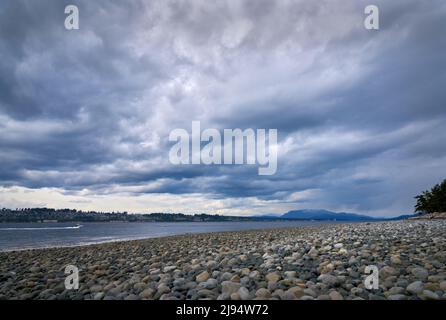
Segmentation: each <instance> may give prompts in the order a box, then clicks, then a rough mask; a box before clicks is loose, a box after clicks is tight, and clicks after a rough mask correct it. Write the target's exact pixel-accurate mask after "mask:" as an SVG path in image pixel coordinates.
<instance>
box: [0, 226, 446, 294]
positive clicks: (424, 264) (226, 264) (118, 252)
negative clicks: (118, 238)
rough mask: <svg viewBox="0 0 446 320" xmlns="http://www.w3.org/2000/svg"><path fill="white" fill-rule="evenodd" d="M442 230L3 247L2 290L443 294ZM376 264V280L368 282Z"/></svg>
mask: <svg viewBox="0 0 446 320" xmlns="http://www.w3.org/2000/svg"><path fill="white" fill-rule="evenodd" d="M445 236H446V220H429V221H395V222H374V223H355V224H336V225H323V226H318V227H302V228H283V229H265V230H250V231H237V232H220V233H207V234H190V235H181V236H172V237H165V238H156V239H147V240H136V241H123V242H114V243H106V244H100V245H89V246H83V247H66V248H51V249H37V250H25V251H14V252H2V253H0V299H51V300H52V299H94V300H141V299H143V300H147V299H162V300H168V299H225V300H226V299H231V300H252V299H262V300H263V299H281V300H313V299H314V300H316V299H317V300H369V299H371V300H378V299H379V300H381V299H389V300H406V299H409V300H413V299H415V300H419V299H423V300H427V299H434V300H439V299H446V241H445ZM67 265H74V266H76V267H78V269H79V278H80V282H79V289H78V290H67V289H66V288H65V284H64V281H65V277H66V275H65V274H64V270H65V267H66V266H67ZM369 265H374V266H376V267H377V268H378V270H379V288H378V289H366V288H365V286H364V280H365V278H366V277H367V276H368V274H367V273H366V272H365V268H366V267H367V266H369Z"/></svg>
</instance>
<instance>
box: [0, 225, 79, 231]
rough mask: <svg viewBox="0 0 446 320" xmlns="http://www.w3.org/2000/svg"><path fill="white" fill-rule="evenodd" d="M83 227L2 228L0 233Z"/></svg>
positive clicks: (77, 226) (77, 227)
mask: <svg viewBox="0 0 446 320" xmlns="http://www.w3.org/2000/svg"><path fill="white" fill-rule="evenodd" d="M81 227H82V225H80V224H78V225H75V226H71V227H41V228H32V227H21V228H18V227H12V228H0V231H21V230H24V231H33V230H70V229H80V228H81Z"/></svg>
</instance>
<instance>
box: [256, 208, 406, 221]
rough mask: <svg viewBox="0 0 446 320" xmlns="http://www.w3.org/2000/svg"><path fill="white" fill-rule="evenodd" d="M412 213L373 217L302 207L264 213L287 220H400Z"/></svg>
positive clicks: (270, 216) (269, 216)
mask: <svg viewBox="0 0 446 320" xmlns="http://www.w3.org/2000/svg"><path fill="white" fill-rule="evenodd" d="M411 216H412V215H401V216H398V217H394V218H375V217H370V216H367V215H362V214H357V213H350V212H333V211H328V210H323V209H303V210H294V211H289V212H287V213H285V214H282V215H264V216H263V217H268V218H271V219H272V218H275V219H277V218H279V219H289V220H333V221H334V220H336V221H380V220H402V219H407V218H409V217H411Z"/></svg>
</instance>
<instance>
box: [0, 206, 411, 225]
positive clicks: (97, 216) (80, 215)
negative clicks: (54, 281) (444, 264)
mask: <svg viewBox="0 0 446 320" xmlns="http://www.w3.org/2000/svg"><path fill="white" fill-rule="evenodd" d="M408 217H411V215H404V216H399V217H395V218H389V219H385V218H374V217H370V216H366V215H360V214H356V213H347V212H332V211H328V210H314V209H305V210H295V211H289V212H287V213H285V214H271V215H256V216H221V215H210V214H204V213H202V214H194V215H189V214H182V213H150V214H128V213H127V212H95V211H88V212H85V211H77V210H74V209H51V208H26V209H16V210H11V209H0V223H1V222H106V221H127V222H188V221H190V222H210V221H214V222H219V221H272V220H281V221H283V220H321V221H322V220H325V221H382V220H402V219H406V218H408Z"/></svg>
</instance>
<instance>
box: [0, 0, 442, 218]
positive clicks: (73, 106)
mask: <svg viewBox="0 0 446 320" xmlns="http://www.w3.org/2000/svg"><path fill="white" fill-rule="evenodd" d="M73 4H76V5H78V6H79V9H80V14H81V15H80V30H77V31H67V30H65V29H64V26H63V21H64V19H65V15H64V6H65V3H63V2H60V1H55V0H54V1H51V0H46V1H25V0H21V1H3V3H2V6H1V8H0V38H1V40H0V56H1V59H0V134H1V135H0V162H1V164H2V165H1V167H0V185H2V186H25V187H29V188H44V187H57V188H61V189H63V190H65V192H66V194H77V193H78V192H79V191H80V190H83V189H88V190H89V191H88V192H89V193H90V194H101V195H104V194H114V193H127V194H130V195H135V196H136V195H140V194H164V193H167V194H174V195H181V194H194V193H199V194H202V195H203V197H204V198H203V201H206V199H227V198H234V199H236V198H248V197H254V198H257V199H259V200H263V201H271V202H274V201H279V202H280V201H281V202H283V203H291V204H293V203H295V204H296V206H297V207H299V206H300V205H304V206H306V207H322V206H323V207H326V208H329V209H344V208H345V209H351V210H361V211H364V212H368V211H370V212H376V213H377V214H384V213H385V211H386V210H388V212H390V213H396V212H404V211H407V210H410V208H411V205H412V203H411V202H410V201H411V200H412V196H413V194H414V193H416V192H418V191H419V190H423V189H425V188H427V187H428V186H430V184H432V183H436V182H438V180H439V179H441V178H443V177H444V176H445V174H446V172H445V168H444V166H442V165H441V163H444V160H446V148H445V145H444V141H445V138H446V136H445V131H444V128H443V124H444V123H445V121H446V112H445V108H444V106H445V103H446V90H444V84H445V83H446V73H445V72H444V70H445V68H446V59H445V54H444V52H446V40H445V39H446V38H445V37H444V35H443V31H444V30H446V21H445V19H444V17H445V15H446V5H445V4H444V2H443V1H430V2H419V1H392V2H389V1H375V4H376V5H378V7H379V8H380V12H381V19H380V22H381V30H379V31H367V30H365V29H364V28H363V19H364V14H363V10H364V7H365V6H366V5H368V4H369V3H367V2H366V1H317V2H315V1H290V2H287V1H266V0H265V1H251V0H246V1H237V2H236V1H217V2H209V1H142V0H141V1H139V0H133V1H127V2H125V3H124V2H122V1H94V2H92V1H75V2H73ZM192 120H201V122H202V127H203V128H205V127H213V128H218V129H224V128H277V129H278V131H279V165H278V172H277V174H276V175H274V176H268V177H262V176H258V175H257V168H256V167H254V166H180V167H176V166H172V165H170V163H169V160H168V151H169V148H170V146H171V144H170V143H169V142H168V139H167V138H168V135H169V132H170V131H171V130H173V129H175V128H185V129H187V130H189V131H190V125H191V121H192ZM414 168H417V173H414ZM301 195H302V196H301ZM309 195H311V196H309ZM308 197H309V198H308ZM234 201H235V200H234ZM243 205H244V204H243V203H240V202H238V201H235V202H234V206H240V207H243Z"/></svg>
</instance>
